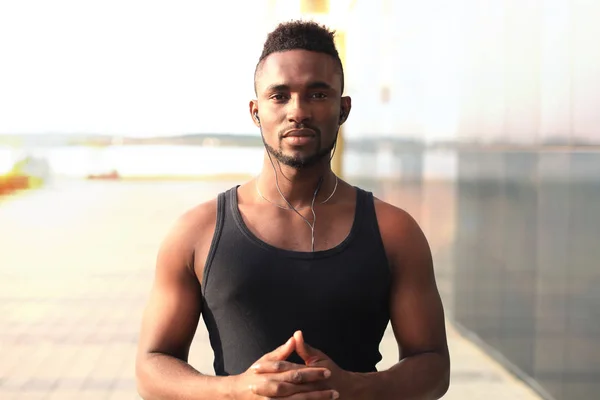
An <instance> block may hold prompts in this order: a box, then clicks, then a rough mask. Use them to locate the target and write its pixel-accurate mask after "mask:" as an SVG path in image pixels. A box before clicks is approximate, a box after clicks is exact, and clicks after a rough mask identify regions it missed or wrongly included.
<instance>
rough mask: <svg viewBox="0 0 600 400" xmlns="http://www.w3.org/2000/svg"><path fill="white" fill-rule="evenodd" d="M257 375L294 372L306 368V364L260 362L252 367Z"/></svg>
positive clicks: (279, 361)
mask: <svg viewBox="0 0 600 400" xmlns="http://www.w3.org/2000/svg"><path fill="white" fill-rule="evenodd" d="M250 368H251V369H252V370H253V371H254V372H256V373H257V374H267V373H271V374H274V373H279V372H285V371H292V370H297V369H301V368H306V365H304V364H296V363H293V362H289V361H281V360H277V361H272V360H259V361H257V362H256V363H254V364H253V365H252V367H250Z"/></svg>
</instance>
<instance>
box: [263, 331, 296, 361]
mask: <svg viewBox="0 0 600 400" xmlns="http://www.w3.org/2000/svg"><path fill="white" fill-rule="evenodd" d="M295 349H296V341H295V339H294V338H293V337H291V338H289V339H288V341H287V342H285V343H284V344H282V345H281V346H279V347H278V348H276V349H275V350H273V351H272V352H270V353H267V354H265V355H264V357H263V360H269V361H285V360H286V359H287V358H288V357H289V356H290V355H291V354H292V353H293V352H294V350H295Z"/></svg>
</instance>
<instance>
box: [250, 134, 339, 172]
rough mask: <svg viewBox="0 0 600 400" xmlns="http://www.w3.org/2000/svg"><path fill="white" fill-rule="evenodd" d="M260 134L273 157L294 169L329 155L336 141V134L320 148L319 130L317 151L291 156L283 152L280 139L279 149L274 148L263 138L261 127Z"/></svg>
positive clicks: (312, 164)
mask: <svg viewBox="0 0 600 400" xmlns="http://www.w3.org/2000/svg"><path fill="white" fill-rule="evenodd" d="M260 136H261V138H262V141H263V144H264V146H265V149H266V150H267V152H268V153H269V154H270V155H272V156H273V157H275V159H276V160H277V161H279V162H280V163H281V164H283V165H287V166H288V167H291V168H295V169H303V168H308V167H312V166H314V165H316V164H317V163H319V162H320V161H322V160H323V159H324V158H325V157H327V156H331V152H332V151H333V149H334V148H335V144H336V141H337V134H336V135H335V139H334V140H333V141H332V142H331V144H330V145H329V146H327V147H325V148H321V135H320V132H317V151H316V152H315V153H313V154H310V155H306V156H291V155H288V154H284V153H283V151H282V150H281V139H280V145H279V149H275V148H273V147H272V146H270V145H269V144H268V143H267V141H266V140H265V136H264V135H263V133H262V129H261V130H260Z"/></svg>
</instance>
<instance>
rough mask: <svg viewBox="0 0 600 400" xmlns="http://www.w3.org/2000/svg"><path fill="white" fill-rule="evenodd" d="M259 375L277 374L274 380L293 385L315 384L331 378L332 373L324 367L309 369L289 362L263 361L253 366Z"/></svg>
mask: <svg viewBox="0 0 600 400" xmlns="http://www.w3.org/2000/svg"><path fill="white" fill-rule="evenodd" d="M252 370H253V371H254V372H256V373H257V374H269V373H270V374H277V375H274V376H273V379H275V380H277V381H286V382H292V383H304V382H314V381H317V380H322V379H326V378H329V376H331V371H329V370H328V369H327V368H324V367H307V366H306V365H304V364H294V363H291V362H288V361H262V362H260V363H256V364H255V365H253V366H252Z"/></svg>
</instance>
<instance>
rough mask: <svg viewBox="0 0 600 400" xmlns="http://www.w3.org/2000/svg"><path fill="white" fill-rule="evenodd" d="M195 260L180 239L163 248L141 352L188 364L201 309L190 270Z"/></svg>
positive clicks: (175, 238)
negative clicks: (180, 360)
mask: <svg viewBox="0 0 600 400" xmlns="http://www.w3.org/2000/svg"><path fill="white" fill-rule="evenodd" d="M174 236H176V235H174ZM192 256H193V249H192V248H190V246H189V244H188V243H186V241H185V240H183V239H181V238H177V237H170V238H167V239H166V240H165V242H164V243H163V244H162V245H161V248H160V250H159V252H158V256H157V260H156V271H155V277H154V282H153V285H152V289H151V291H150V296H149V300H148V303H147V305H146V309H145V310H144V315H143V320H142V328H141V332H140V342H139V351H140V352H142V353H155V352H158V353H165V354H169V355H172V356H174V357H177V358H180V359H182V360H187V356H188V352H189V348H190V345H191V343H192V340H193V338H194V334H195V332H196V328H197V325H198V321H199V319H200V314H201V305H202V295H201V289H200V283H199V282H198V280H197V278H196V276H195V275H194V273H193V272H192V271H193V270H192V268H191V266H190V263H191V262H192V260H193V259H192Z"/></svg>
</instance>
